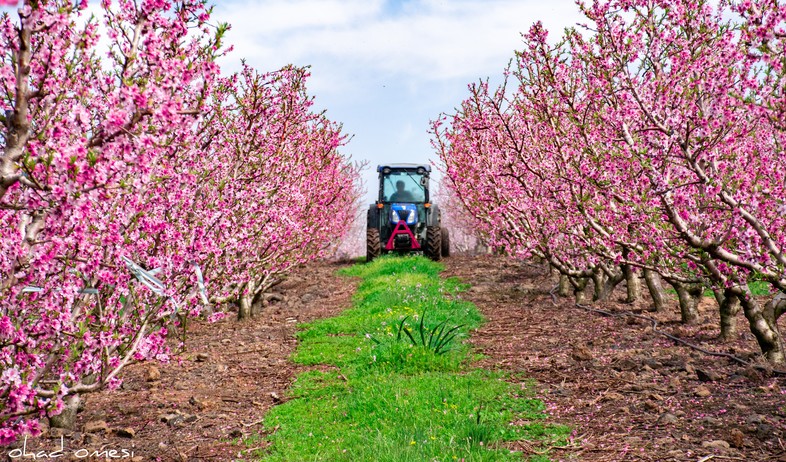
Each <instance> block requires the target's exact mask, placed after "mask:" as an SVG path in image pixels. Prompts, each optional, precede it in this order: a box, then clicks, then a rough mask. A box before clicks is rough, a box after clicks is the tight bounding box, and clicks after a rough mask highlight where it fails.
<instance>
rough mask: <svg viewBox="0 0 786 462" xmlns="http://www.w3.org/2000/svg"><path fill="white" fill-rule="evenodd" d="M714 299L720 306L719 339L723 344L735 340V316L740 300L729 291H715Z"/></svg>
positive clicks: (738, 309)
mask: <svg viewBox="0 0 786 462" xmlns="http://www.w3.org/2000/svg"><path fill="white" fill-rule="evenodd" d="M718 292H720V293H718ZM715 298H716V299H717V300H718V302H719V305H720V308H719V312H720V339H721V340H722V341H724V342H730V341H732V340H735V339H736V338H737V314H738V313H739V312H740V298H739V297H738V296H736V295H734V294H733V293H731V291H729V290H724V291H720V290H718V291H716V294H715Z"/></svg>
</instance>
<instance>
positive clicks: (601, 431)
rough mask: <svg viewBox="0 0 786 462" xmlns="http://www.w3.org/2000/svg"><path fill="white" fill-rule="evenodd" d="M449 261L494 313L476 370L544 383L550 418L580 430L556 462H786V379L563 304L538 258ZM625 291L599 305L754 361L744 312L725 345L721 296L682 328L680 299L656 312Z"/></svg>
mask: <svg viewBox="0 0 786 462" xmlns="http://www.w3.org/2000/svg"><path fill="white" fill-rule="evenodd" d="M445 263H446V266H447V271H446V273H445V274H446V275H447V276H458V277H460V278H461V279H462V280H463V281H465V282H467V283H470V284H472V285H473V287H472V288H471V289H470V290H469V291H468V292H466V293H464V294H463V295H462V296H463V297H465V298H467V299H469V300H471V301H473V302H474V303H476V304H477V306H478V307H479V308H480V310H481V312H482V313H483V314H484V315H485V316H486V317H487V319H488V322H487V323H486V324H485V325H484V326H483V327H481V328H480V329H479V330H478V331H477V332H475V333H473V335H472V342H473V343H474V345H475V347H476V348H477V349H478V351H479V352H480V353H482V354H484V355H485V359H483V360H481V361H480V364H479V365H480V366H482V367H489V368H499V369H503V370H507V371H513V372H521V373H524V374H525V375H527V376H529V377H532V378H534V379H536V380H537V381H538V388H539V389H540V394H541V396H540V397H541V398H542V399H543V400H544V401H545V402H546V403H547V406H548V412H549V414H550V415H551V416H552V421H553V422H558V423H564V424H566V425H570V426H572V427H573V428H574V437H573V438H572V441H571V443H570V445H569V447H567V448H564V449H553V450H552V453H551V457H552V458H553V459H555V460H582V461H702V462H705V461H709V460H715V461H727V460H744V461H770V460H779V461H786V447H785V445H786V441H785V440H784V439H785V437H786V435H785V434H784V433H785V430H786V380H785V379H784V378H782V377H781V378H778V377H772V376H770V374H768V373H767V372H762V371H759V370H757V369H755V368H751V367H745V366H743V365H739V364H737V363H734V362H732V361H730V360H728V359H726V358H718V357H713V356H708V355H705V354H703V353H700V352H698V351H695V350H693V349H691V348H688V347H684V346H678V345H676V344H675V343H674V342H673V341H671V340H669V339H667V338H666V337H664V336H662V335H659V334H657V333H655V332H653V330H652V327H651V324H650V323H649V322H646V321H644V320H641V319H636V318H630V317H609V316H602V315H599V314H595V313H589V312H586V311H583V310H581V309H579V308H577V307H575V305H574V302H573V299H572V297H571V298H559V299H557V300H556V303H555V301H554V300H553V298H552V296H551V295H550V294H549V291H550V290H551V289H552V288H554V286H555V285H556V278H555V277H553V276H550V275H549V274H548V271H547V270H546V268H545V267H544V266H542V265H535V264H531V263H522V262H519V261H515V260H510V259H506V258H504V257H499V256H481V257H451V258H449V259H446V260H445ZM590 286H591V284H590ZM644 289H645V290H644V291H645V292H646V286H644ZM624 290H625V289H624V284H622V285H621V286H620V287H618V288H617V291H616V292H615V293H614V294H613V295H612V296H611V297H610V300H609V301H607V302H603V303H597V304H595V305H593V308H601V309H603V310H607V311H612V312H615V313H619V312H623V311H632V312H635V313H639V314H643V315H646V316H652V317H654V318H656V319H658V321H659V326H658V329H659V330H663V331H666V332H669V333H671V334H675V335H677V336H679V337H680V338H684V339H685V340H687V341H690V342H692V343H694V344H697V345H699V346H701V347H703V348H705V349H708V350H713V351H718V352H727V353H732V354H734V355H736V356H740V357H743V358H747V359H749V360H751V361H756V360H757V358H756V356H757V352H758V351H759V350H758V346H757V345H756V342H755V340H754V338H753V336H752V334H751V333H750V332H749V331H748V326H747V321H746V320H745V318H744V317H742V314H740V315H739V316H740V318H739V319H738V323H739V330H740V332H741V333H740V336H739V339H738V340H737V341H735V342H732V343H721V342H720V341H719V340H717V336H718V334H719V328H718V314H717V305H715V303H714V300H712V299H709V298H707V299H705V300H704V301H703V302H702V304H701V306H700V313H701V321H700V322H699V323H697V324H696V325H693V326H683V325H681V324H680V323H679V310H678V306H677V303H676V300H672V301H671V305H672V308H671V309H670V310H667V312H664V313H649V312H647V311H646V309H647V308H648V306H649V305H650V303H649V300H648V296H645V297H644V298H643V299H642V300H641V301H639V302H637V303H635V304H625V303H622V301H621V300H623V299H624ZM675 298H676V297H675ZM781 324H783V323H781ZM781 331H782V332H786V329H784V326H783V325H781ZM517 449H520V450H523V451H530V450H531V447H529V446H528V445H520V446H519V447H517Z"/></svg>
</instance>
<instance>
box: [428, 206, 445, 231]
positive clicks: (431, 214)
mask: <svg viewBox="0 0 786 462" xmlns="http://www.w3.org/2000/svg"><path fill="white" fill-rule="evenodd" d="M441 225H442V212H440V210H439V206H438V205H437V204H431V207H429V208H428V211H427V212H426V226H441Z"/></svg>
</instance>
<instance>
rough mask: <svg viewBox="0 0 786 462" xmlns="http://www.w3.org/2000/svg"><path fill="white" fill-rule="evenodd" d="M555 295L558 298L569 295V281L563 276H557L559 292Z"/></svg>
mask: <svg viewBox="0 0 786 462" xmlns="http://www.w3.org/2000/svg"><path fill="white" fill-rule="evenodd" d="M557 294H558V295H559V296H560V297H567V296H568V295H570V281H569V280H568V277H567V276H566V275H564V274H560V275H559V290H558V292H557Z"/></svg>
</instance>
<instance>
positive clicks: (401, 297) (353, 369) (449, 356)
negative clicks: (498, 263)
mask: <svg viewBox="0 0 786 462" xmlns="http://www.w3.org/2000/svg"><path fill="white" fill-rule="evenodd" d="M441 270H442V266H441V265H439V264H437V263H434V262H432V261H429V260H427V259H425V258H422V257H385V258H380V259H377V260H375V261H374V262H373V263H370V264H357V265H354V266H352V267H350V268H348V269H346V270H344V271H342V273H343V274H344V275H346V276H355V277H360V278H361V279H362V282H361V283H360V285H359V287H358V290H357V293H356V294H355V297H354V301H353V306H352V308H350V309H348V310H346V311H344V312H343V313H342V314H340V315H339V316H337V317H334V318H329V319H322V320H318V321H315V322H312V323H308V324H303V325H302V326H300V327H301V330H300V331H299V333H298V337H299V340H300V343H299V346H298V349H297V351H296V352H295V354H294V356H293V360H294V361H295V362H298V363H301V364H306V365H322V367H321V368H320V369H321V370H312V371H309V372H305V373H302V374H300V375H299V376H298V377H297V380H296V381H295V383H294V385H293V387H292V388H291V389H290V390H289V391H288V398H289V400H288V401H287V402H286V403H284V404H282V405H280V406H276V407H274V408H273V409H271V410H270V411H269V412H268V414H267V415H266V417H265V422H264V427H265V433H269V434H268V435H266V436H259V435H257V436H252V437H251V438H248V439H247V440H246V444H247V445H249V447H254V446H259V444H260V443H261V439H263V438H267V439H268V440H269V441H270V442H272V446H271V448H270V449H269V450H268V451H266V452H265V453H262V454H258V455H257V456H258V457H260V458H261V460H265V461H413V462H414V461H418V462H420V461H454V460H465V461H498V460H522V459H523V457H522V454H521V453H517V452H512V451H511V450H510V449H508V448H506V447H504V446H503V445H502V443H503V442H505V441H516V440H527V441H530V442H536V443H537V444H543V445H553V444H562V443H564V442H565V441H566V437H567V434H568V432H569V429H568V428H567V427H564V426H558V425H551V424H547V423H546V422H545V418H546V415H545V413H544V404H543V402H542V401H540V400H537V399H534V398H532V390H531V383H529V382H525V383H527V385H524V386H522V385H521V384H520V383H519V382H520V381H519V380H512V379H513V378H512V377H510V376H509V375H507V374H504V373H501V372H492V371H487V370H483V369H478V368H474V367H472V365H471V361H472V359H473V355H472V352H471V350H470V348H469V346H468V345H467V344H466V343H465V342H464V340H465V339H466V338H467V336H468V335H469V332H470V331H471V330H473V329H476V328H477V327H478V326H480V324H481V323H482V322H483V319H482V317H481V315H480V313H479V312H478V310H477V308H476V307H475V306H474V305H473V304H471V303H469V302H467V301H465V300H462V299H461V297H460V293H461V292H462V291H463V290H465V289H466V288H467V287H466V286H465V285H464V284H461V283H460V282H459V281H458V280H456V279H452V278H451V279H442V278H440V277H439V272H440V271H441ZM424 313H425V316H424ZM325 366H333V367H325ZM513 382H515V383H513ZM514 423H515V424H514ZM529 460H538V461H542V460H548V458H547V457H545V456H538V457H536V458H531V459H529Z"/></svg>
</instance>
